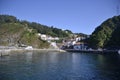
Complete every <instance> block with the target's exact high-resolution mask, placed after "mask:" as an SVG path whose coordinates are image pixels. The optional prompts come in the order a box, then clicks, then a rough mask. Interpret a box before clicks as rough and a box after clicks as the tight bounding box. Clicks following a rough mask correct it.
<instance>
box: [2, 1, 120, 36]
mask: <svg viewBox="0 0 120 80" xmlns="http://www.w3.org/2000/svg"><path fill="white" fill-rule="evenodd" d="M117 6H119V7H120V0H0V14H7V15H13V16H15V17H17V18H18V19H20V20H27V21H30V22H37V23H40V24H44V25H48V26H54V27H57V28H60V29H68V30H71V31H72V32H74V33H85V34H91V33H92V32H93V31H94V30H95V28H96V27H97V26H99V25H100V24H101V23H102V22H103V21H105V20H107V19H108V18H111V17H113V16H116V15H118V14H119V13H118V12H117V8H116V7H117ZM119 9H120V8H119ZM119 12H120V11H119Z"/></svg>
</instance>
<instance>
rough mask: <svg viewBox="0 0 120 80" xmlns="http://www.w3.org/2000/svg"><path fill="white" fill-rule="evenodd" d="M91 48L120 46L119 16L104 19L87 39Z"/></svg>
mask: <svg viewBox="0 0 120 80" xmlns="http://www.w3.org/2000/svg"><path fill="white" fill-rule="evenodd" d="M88 43H89V45H90V47H93V48H117V47H119V46H120V16H115V17H113V18H110V19H108V20H106V21H104V22H103V23H102V24H101V25H100V26H98V27H97V28H96V29H95V31H94V32H93V33H92V35H91V36H90V38H89V39H88Z"/></svg>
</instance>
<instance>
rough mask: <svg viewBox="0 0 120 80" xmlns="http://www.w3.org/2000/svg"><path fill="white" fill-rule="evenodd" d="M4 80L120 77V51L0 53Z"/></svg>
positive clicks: (118, 79) (0, 78) (0, 73)
mask: <svg viewBox="0 0 120 80" xmlns="http://www.w3.org/2000/svg"><path fill="white" fill-rule="evenodd" d="M0 80H120V55H118V54H104V55H103V54H91V53H68V52H65V53H59V52H24V53H12V54H11V55H10V56H4V57H0Z"/></svg>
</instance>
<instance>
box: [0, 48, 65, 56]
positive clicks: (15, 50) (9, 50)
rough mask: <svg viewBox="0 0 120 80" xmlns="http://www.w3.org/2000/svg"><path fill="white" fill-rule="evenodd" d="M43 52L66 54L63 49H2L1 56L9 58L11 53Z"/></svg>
mask: <svg viewBox="0 0 120 80" xmlns="http://www.w3.org/2000/svg"><path fill="white" fill-rule="evenodd" d="M25 51H42V52H50V51H51V52H66V51H64V50H61V49H16V48H15V49H0V56H7V55H9V54H10V53H11V52H25Z"/></svg>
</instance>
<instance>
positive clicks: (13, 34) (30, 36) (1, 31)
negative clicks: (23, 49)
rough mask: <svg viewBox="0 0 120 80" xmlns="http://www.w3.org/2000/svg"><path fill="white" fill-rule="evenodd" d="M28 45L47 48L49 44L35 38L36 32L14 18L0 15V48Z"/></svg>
mask: <svg viewBox="0 0 120 80" xmlns="http://www.w3.org/2000/svg"><path fill="white" fill-rule="evenodd" d="M23 44H24V45H29V46H33V47H34V48H48V47H49V43H47V42H46V41H43V40H41V39H40V38H39V37H38V36H37V30H36V29H33V28H32V27H29V26H28V25H27V24H22V23H20V21H19V20H18V19H16V18H15V17H14V16H8V15H0V46H21V45H23Z"/></svg>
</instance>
